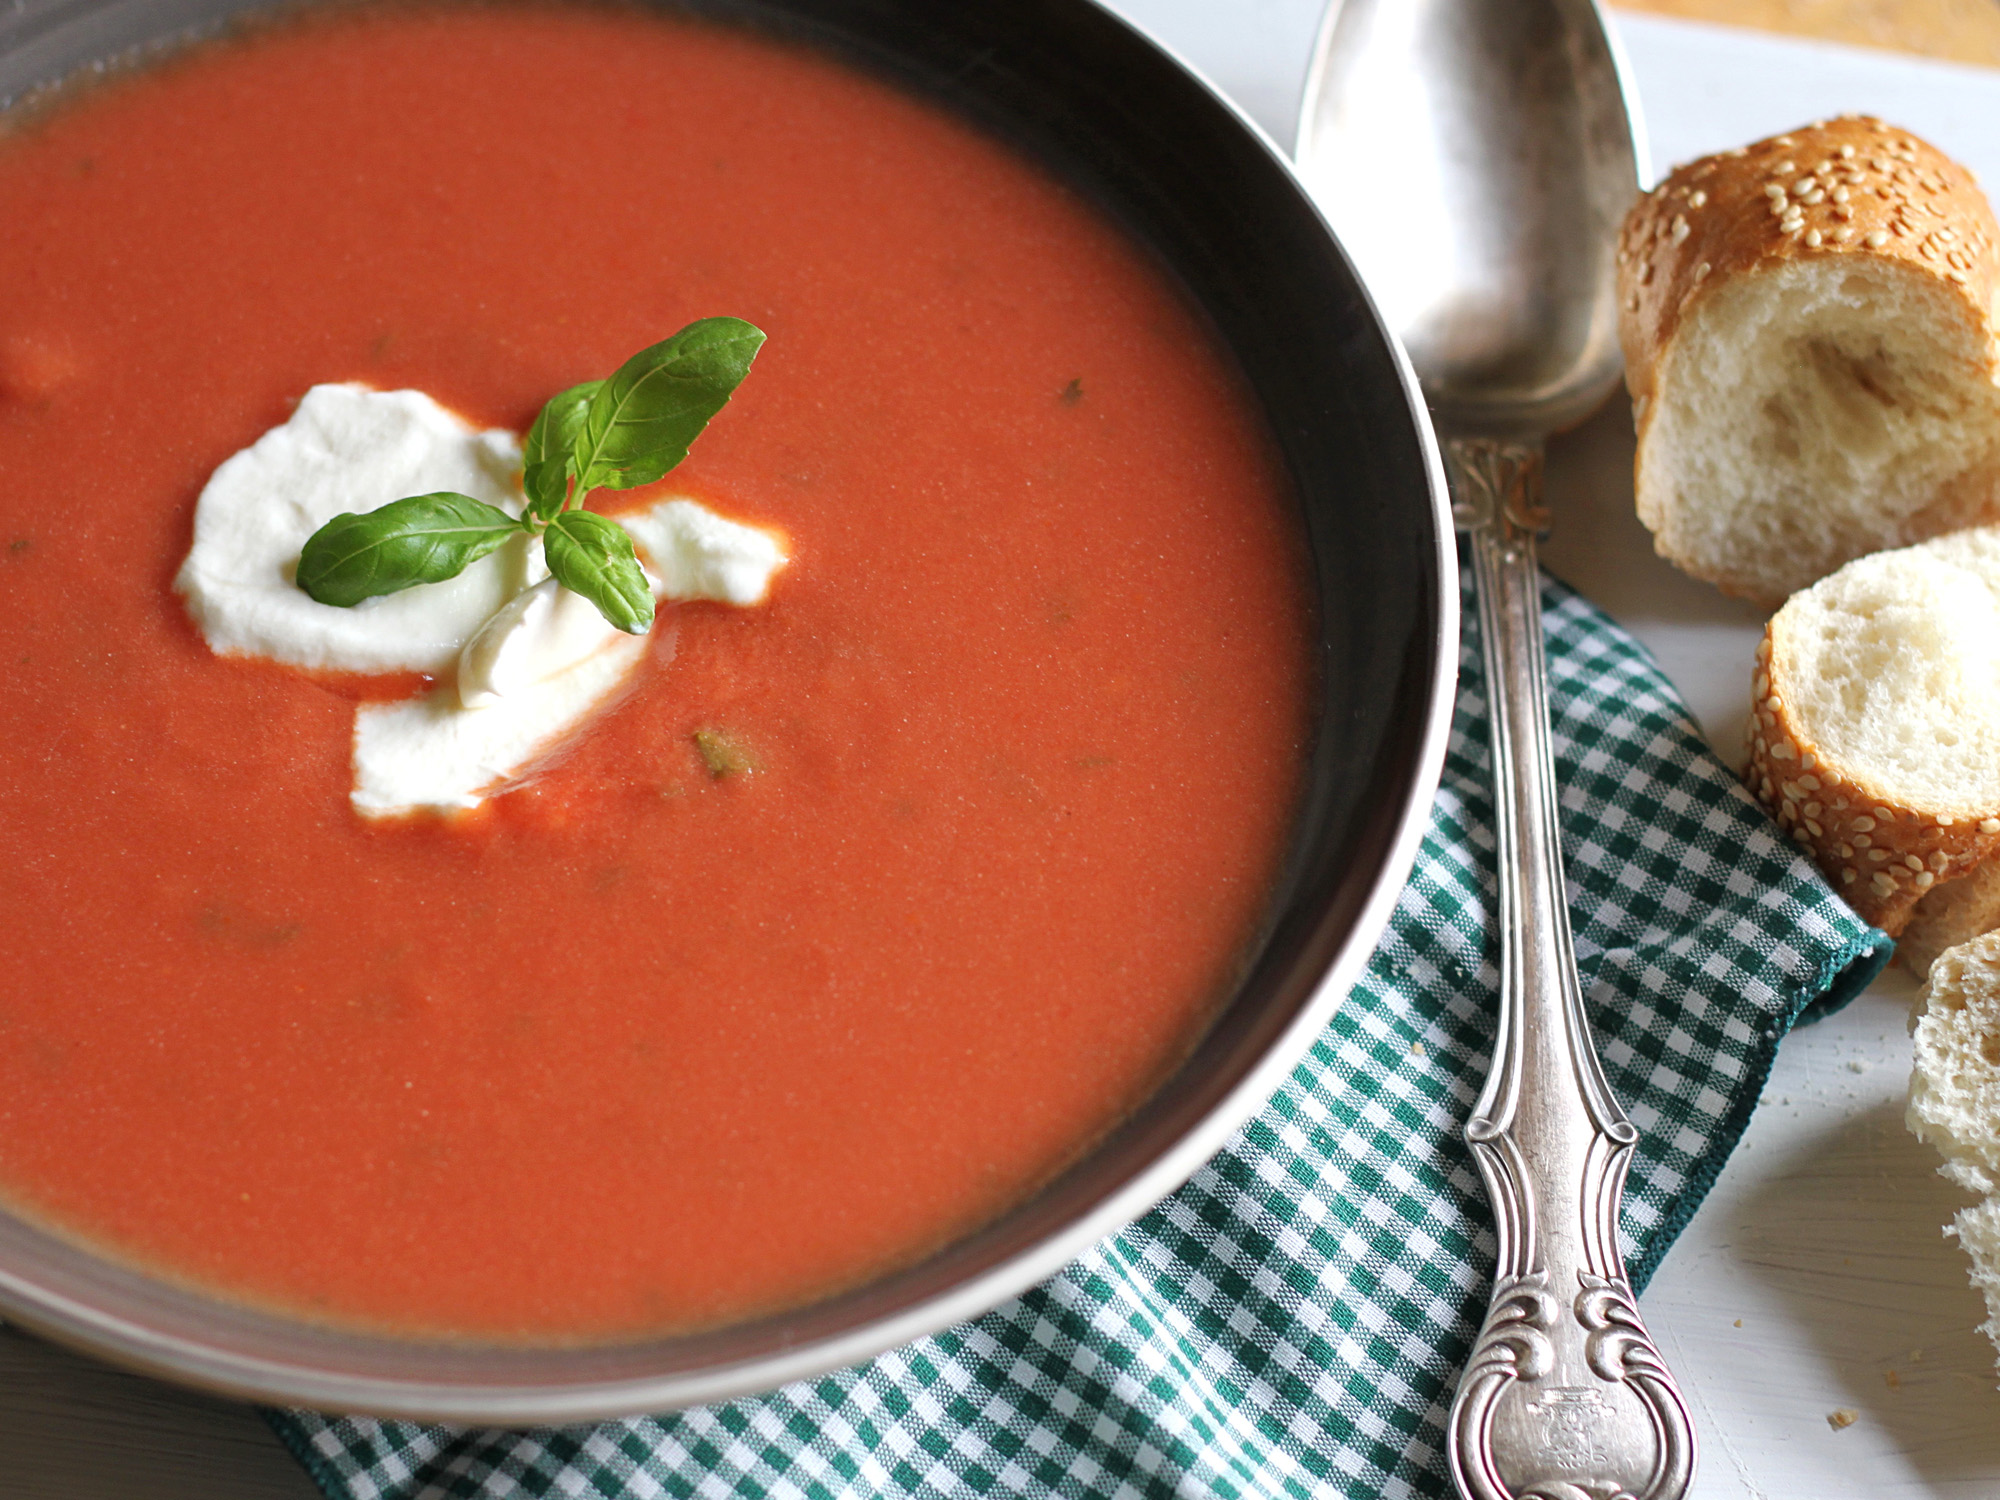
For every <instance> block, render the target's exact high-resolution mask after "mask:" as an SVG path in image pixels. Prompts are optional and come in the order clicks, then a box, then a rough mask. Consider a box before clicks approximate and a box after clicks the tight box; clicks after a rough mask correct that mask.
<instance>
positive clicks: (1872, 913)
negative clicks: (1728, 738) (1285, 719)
mask: <svg viewBox="0 0 2000 1500" xmlns="http://www.w3.org/2000/svg"><path fill="white" fill-rule="evenodd" d="M1784 623H1785V621H1784V616H1783V615H1782V614H1780V615H1777V616H1775V617H1773V618H1772V620H1771V621H1770V623H1769V624H1767V625H1766V626H1765V627H1764V638H1763V640H1761V641H1760V642H1758V645H1757V667H1756V672H1755V674H1754V677H1753V680H1752V683H1751V689H1752V698H1751V715H1750V723H1749V739H1750V765H1749V769H1748V770H1747V771H1746V772H1745V773H1744V780H1745V782H1746V783H1747V784H1748V785H1749V788H1750V792H1751V795H1753V796H1754V797H1756V799H1757V800H1758V801H1759V802H1761V803H1762V804H1763V805H1764V807H1765V808H1766V809H1767V810H1768V811H1769V812H1770V814H1771V816H1772V817H1773V818H1775V819H1776V820H1777V822H1778V826H1779V827H1780V828H1782V829H1784V830H1785V832H1786V833H1787V834H1788V835H1790V837H1791V838H1792V839H1793V840H1794V841H1795V842H1797V843H1798V844H1799V845H1800V846H1801V847H1803V848H1804V849H1805V851H1806V852H1807V853H1808V854H1809V855H1811V856H1812V859H1813V862H1814V863H1815V864H1817V865H1818V866H1819V867H1820V869H1821V870H1822V871H1823V872H1824V873H1825V875H1826V878H1827V879H1828V881H1829V882H1831V883H1832V885H1833V888H1834V889H1835V890H1836V891H1838V892H1839V893H1840V894H1841V896H1842V898H1843V899H1845V900H1846V902H1847V904H1848V905H1849V906H1851V907H1853V908H1854V910H1855V912H1856V914H1858V915H1859V916H1860V917H1861V918H1862V919H1863V920H1864V921H1868V922H1872V923H1874V925H1875V926H1877V927H1879V928H1881V929H1882V930H1883V931H1884V932H1886V933H1888V934H1889V935H1890V936H1891V937H1894V936H1896V935H1897V934H1898V933H1900V932H1901V931H1902V930H1903V928H1904V927H1906V926H1907V925H1908V924H1909V921H1910V914H1911V911H1912V909H1913V908H1914V907H1915V906H1916V904H1917V903H1918V902H1919V901H1921V900H1922V899H1923V898H1924V897H1925V896H1926V895H1928V894H1929V893H1930V892H1931V891H1932V890H1934V889H1936V888H1937V887H1938V886H1939V885H1941V884H1943V883H1944V882H1946V881H1950V880H1956V879H1957V878H1959V877H1960V876H1962V875H1966V874H1968V873H1970V872H1971V871H1972V870H1974V869H1976V868H1978V867H1979V866H1980V865H1981V864H1983V863H1984V862H1986V861H1987V860H1989V859H1992V858H1993V857H1995V856H1996V855H2000V808H1985V809H1971V810H1968V809H1959V808H1954V809H1949V810H1947V809H1938V808H1920V807H1912V806H1909V805H1906V804H1903V803H1899V802H1897V801H1895V800H1894V799H1892V798H1889V797H1884V796H1882V795H1880V793H1879V791H1878V789H1876V788H1873V787H1870V786H1868V785H1867V784H1866V783H1865V782H1864V781H1862V780H1861V779H1860V778H1859V777H1858V776H1857V775H1855V774H1853V773H1851V772H1850V771H1849V770H1848V769H1847V768H1844V767H1842V766H1841V765H1840V764H1839V763H1838V761H1837V760H1830V759H1829V758H1828V756H1827V752H1826V749H1825V747H1823V746H1821V745H1817V744H1814V743H1813V742H1812V740H1811V739H1810V738H1809V737H1808V736H1807V735H1805V734H1804V733H1803V732H1802V731H1801V730H1800V728H1799V726H1798V724H1797V723H1796V722H1795V720H1794V718H1793V716H1792V714H1791V711H1790V709H1789V708H1788V706H1787V702H1786V699H1787V697H1788V694H1787V691H1786V689H1787V679H1788V674H1789V669H1790V661H1789V657H1788V654H1787V652H1786V650H1785V643H1784Z"/></svg>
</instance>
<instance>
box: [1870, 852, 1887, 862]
mask: <svg viewBox="0 0 2000 1500" xmlns="http://www.w3.org/2000/svg"><path fill="white" fill-rule="evenodd" d="M1868 857H1869V858H1870V859H1872V860H1874V861H1875V862H1876V863H1877V864H1880V863H1881V862H1882V861H1883V860H1885V859H1887V858H1888V857H1889V851H1888V850H1887V849H1870V850H1869V851H1868Z"/></svg>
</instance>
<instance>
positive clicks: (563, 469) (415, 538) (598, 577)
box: [297, 318, 764, 635]
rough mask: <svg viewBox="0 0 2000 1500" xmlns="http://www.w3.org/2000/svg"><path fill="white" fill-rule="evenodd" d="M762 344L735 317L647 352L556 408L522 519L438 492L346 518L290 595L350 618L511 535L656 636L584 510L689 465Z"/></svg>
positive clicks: (538, 437)
mask: <svg viewBox="0 0 2000 1500" xmlns="http://www.w3.org/2000/svg"><path fill="white" fill-rule="evenodd" d="M763 342H764V335H763V333H762V332H760V331H759V330H758V329H756V328H754V327H752V326H751V325H750V324H748V323H746V322H744V321H743V320H742V319H741V318H703V319H701V320H700V321H699V322H695V323H690V324H688V326H687V327H685V328H683V329H682V330H681V331H680V332H679V333H677V334H675V335H674V336H673V337H672V338H670V339H667V340H666V341H664V342H663V343H658V344H655V345H653V346H652V347H651V348H650V349H642V350H640V351H639V352H638V353H637V354H635V355H633V356H632V357H631V358H630V359H628V360H626V361H625V363H624V364H622V365H620V366H619V367H618V369H617V371H616V372H615V373H613V375H612V376H611V378H610V379H608V380H588V381H585V382H584V383H583V384H582V385H573V386H571V387H570V388H569V389H568V390H566V391H564V392H562V393H561V394H560V395H557V396H554V397H552V398H551V399H550V400H549V402H548V404H547V405H546V406H544V407H543V408H542V410H541V414H540V415H539V416H537V417H536V418H535V422H534V425H533V426H532V427H530V428H529V429H528V436H527V440H526V441H525V442H524V443H523V444H522V450H521V458H522V473H521V488H522V492H523V494H524V495H525V497H526V500H527V505H526V507H525V509H524V510H523V511H522V513H521V515H520V517H519V519H516V518H515V517H513V516H510V515H508V514H507V512H506V511H504V510H501V509H500V508H499V507H498V506H494V505H488V504H487V503H486V502H485V501H483V500H475V499H473V498H472V496H470V495H460V494H456V493H453V492H452V491H449V490H445V491H440V492H439V493H437V494H434V495H413V496H411V497H409V498H408V499H405V500H396V501H392V502H391V503H389V504H388V505H384V506H382V507H381V508H380V509H378V510H371V511H368V512H366V513H365V514H360V515H357V514H355V513H353V512H351V511H350V512H343V513H342V514H340V515H337V516H335V517H334V518H333V519H332V520H331V521H328V522H327V523H326V524H325V525H324V526H322V527H320V529H319V530H318V531H315V532H314V533H313V534H312V536H311V537H310V538H308V539H307V541H306V545H305V548H304V550H303V551H301V552H300V554H299V568H298V575H297V577H298V585H299V587H300V588H302V589H304V590H305V591H306V593H308V594H309V595H311V596H312V597H313V598H314V599H317V600H318V601H319V602H320V603H321V604H336V605H340V606H342V607H347V606H351V605H355V604H359V603H360V602H361V601H362V600H363V599H372V598H374V597H375V596H376V595H378V594H394V593H397V592H400V591H401V590H403V589H407V588H414V587H415V586H416V585H418V584H420V583H442V582H443V581H444V580H445V579H447V578H456V577H457V576H458V575H459V574H460V573H462V572H464V571H465V570H466V569H467V568H468V567H470V566H471V565H472V564H473V563H475V562H478V561H479V559H480V558H482V557H484V556H486V554H487V553H489V552H491V551H493V549H494V548H496V547H498V546H499V545H500V544H501V543H502V542H504V541H506V540H507V539H508V538H509V537H511V536H515V535H518V534H519V533H521V532H524V531H525V532H527V533H528V534H529V535H530V536H539V537H540V538H541V539H542V546H543V548H544V552H545V555H546V556H547V558H548V564H549V571H550V572H551V573H553V574H554V575H555V577H556V581H557V582H558V583H560V584H561V585H562V586H563V587H564V588H566V589H569V590H571V591H572V592H574V593H578V594H581V595H583V597H584V598H586V599H588V600H589V601H590V602H591V603H592V604H595V605H596V606H597V608H598V610H599V611H600V612H601V613H602V614H603V616H604V618H605V619H606V620H608V621H610V622H611V623H612V624H613V625H615V626H617V628H618V629H620V630H622V631H625V632H626V633H627V634H629V635H643V634H645V633H646V631H647V630H649V629H651V628H652V624H653V591H652V589H651V588H649V587H648V586H647V583H646V575H645V573H644V572H643V571H642V570H641V568H640V567H639V556H638V553H637V552H635V551H634V550H633V548H632V539H631V537H630V536H628V535H627V534H626V532H625V529H624V527H622V526H620V525H618V524H617V523H616V522H615V521H610V520H606V519H605V518H604V517H603V516H600V515H598V514H596V513H595V512H593V511H587V510H585V509H584V508H583V503H584V500H585V498H586V497H587V496H588V495H589V494H590V493H591V491H593V490H599V489H610V490H629V489H631V488H633V487H634V486H635V485H641V484H651V483H652V482H653V481H654V480H656V479H659V478H661V477H663V476H664V475H666V474H667V473H668V472H669V471H671V470H672V469H673V468H674V466H675V465H677V464H678V463H680V461H681V460H682V459H684V458H686V457H687V452H688V448H689V446H690V445H691V444H692V443H693V442H694V440H695V439H696V438H697V437H699V436H701V432H702V429H703V428H705V427H706V426H707V425H708V423H709V419H710V418H711V417H713V416H714V415H715V414H716V413H717V412H719V411H721V410H722V408H723V407H724V406H725V405H726V404H727V403H728V401H729V398H730V396H731V395H733V394H734V393H735V391H736V387H737V386H739V385H741V384H742V383H743V377H744V376H746V375H748V374H749V373H750V365H751V362H752V361H753V360H755V359H756V357H757V350H758V349H759V348H760V347H761V346H762V345H763Z"/></svg>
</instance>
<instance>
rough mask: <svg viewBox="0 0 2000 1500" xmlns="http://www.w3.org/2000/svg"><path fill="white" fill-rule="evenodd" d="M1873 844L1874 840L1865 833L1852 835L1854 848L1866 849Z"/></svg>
mask: <svg viewBox="0 0 2000 1500" xmlns="http://www.w3.org/2000/svg"><path fill="white" fill-rule="evenodd" d="M1874 842H1875V840H1873V839H1871V838H1870V837H1868V835H1867V834H1865V833H1857V834H1855V835H1854V847H1855V848H1857V849H1866V848H1867V847H1868V846H1869V845H1871V844H1873V843H1874Z"/></svg>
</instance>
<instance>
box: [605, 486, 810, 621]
mask: <svg viewBox="0 0 2000 1500" xmlns="http://www.w3.org/2000/svg"><path fill="white" fill-rule="evenodd" d="M618 522H619V524H620V525H621V526H623V527H624V528H625V529H626V530H627V531H628V532H630V533H631V534H632V540H633V541H634V542H636V543H637V544H638V547H639V551H640V552H641V554H643V556H644V558H645V561H646V563H647V566H648V568H649V569H650V571H651V572H652V573H653V575H654V578H655V583H654V587H653V592H654V593H656V594H658V595H660V596H661V597H662V598H666V599H714V600H716V601H718V602H720V603H723V604H735V605H740V606H744V607H748V606H749V605H752V604H762V603H763V602H764V596H765V595H766V594H767V593H769V592H770V589H771V580H772V578H774V577H776V576H777V572H778V569H780V568H782V567H783V566H784V565H785V563H786V560H787V559H786V557H785V548H784V543H783V542H782V541H780V540H779V539H778V538H777V537H775V536H773V535H772V534H771V533H770V532H768V531H765V530H763V529H762V528H761V527H757V526H745V525H743V524H742V523H741V522H739V521H731V520H728V519H727V518H725V517H723V516H718V515H717V514H716V513H715V512H714V511H712V510H710V509H708V508H707V507H706V506H702V505H697V504H696V503H695V502H694V501H692V500H667V501H663V502H661V503H660V504H658V505H656V506H654V507H653V508H652V509H651V510H643V511H640V512H638V513H637V514H636V515H629V516H620V517H619V518H618Z"/></svg>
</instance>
